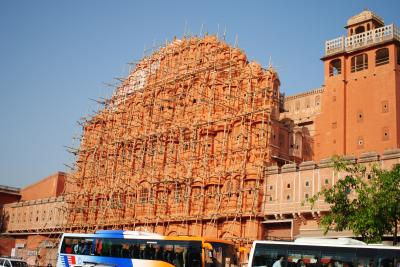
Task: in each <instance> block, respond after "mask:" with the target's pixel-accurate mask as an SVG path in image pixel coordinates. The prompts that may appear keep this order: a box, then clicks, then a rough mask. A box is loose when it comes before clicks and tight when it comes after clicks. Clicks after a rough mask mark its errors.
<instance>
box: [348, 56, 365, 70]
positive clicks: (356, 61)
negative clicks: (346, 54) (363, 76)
mask: <svg viewBox="0 0 400 267" xmlns="http://www.w3.org/2000/svg"><path fill="white" fill-rule="evenodd" d="M365 69H368V55H367V54H360V55H357V56H354V57H352V58H351V72H356V71H361V70H365Z"/></svg>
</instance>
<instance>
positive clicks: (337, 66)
mask: <svg viewBox="0 0 400 267" xmlns="http://www.w3.org/2000/svg"><path fill="white" fill-rule="evenodd" d="M341 73H342V61H341V60H340V59H334V60H332V61H331V62H329V76H336V75H338V74H341Z"/></svg>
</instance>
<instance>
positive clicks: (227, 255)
mask: <svg viewBox="0 0 400 267" xmlns="http://www.w3.org/2000/svg"><path fill="white" fill-rule="evenodd" d="M210 243H211V245H212V247H213V258H214V265H213V266H216V267H219V266H221V267H222V266H223V267H230V266H239V263H238V259H237V255H236V250H235V247H234V246H233V245H231V244H225V243H220V242H210Z"/></svg>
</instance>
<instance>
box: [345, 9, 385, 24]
mask: <svg viewBox="0 0 400 267" xmlns="http://www.w3.org/2000/svg"><path fill="white" fill-rule="evenodd" d="M371 19H373V20H375V21H377V22H379V23H380V24H382V25H384V24H385V23H384V21H383V19H382V18H381V17H379V16H378V15H376V14H375V13H374V12H372V11H370V10H364V11H362V12H361V13H360V14H357V15H355V16H353V17H351V18H349V19H348V20H347V27H349V26H351V25H354V24H357V23H360V22H364V21H367V20H371Z"/></svg>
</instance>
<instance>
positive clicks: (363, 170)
mask: <svg viewBox="0 0 400 267" xmlns="http://www.w3.org/2000/svg"><path fill="white" fill-rule="evenodd" d="M332 161H333V166H334V169H335V171H336V172H337V173H341V174H344V175H345V176H344V177H343V178H341V179H339V180H338V181H337V183H336V184H335V185H333V186H332V187H330V188H325V189H323V190H322V191H320V192H319V193H317V194H316V195H314V196H313V197H311V198H310V199H309V202H311V204H312V207H313V206H314V204H315V202H316V201H317V200H319V199H320V198H323V199H324V201H325V202H326V203H328V204H330V205H331V206H330V210H329V212H328V213H327V214H326V215H324V216H323V217H322V219H321V225H322V226H323V227H324V230H325V234H326V233H327V232H328V230H330V229H333V230H335V231H343V230H351V231H353V233H354V234H355V235H356V236H361V237H362V238H363V239H364V241H365V242H367V243H375V242H379V241H381V240H382V237H383V236H384V235H393V244H395V243H396V236H397V223H398V221H399V219H400V165H395V166H394V167H393V168H392V169H391V170H383V169H381V168H380V167H378V166H377V165H372V166H366V165H363V164H356V163H349V162H346V161H345V160H344V159H343V158H340V157H334V158H333V159H332Z"/></svg>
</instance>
